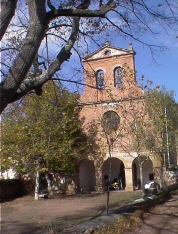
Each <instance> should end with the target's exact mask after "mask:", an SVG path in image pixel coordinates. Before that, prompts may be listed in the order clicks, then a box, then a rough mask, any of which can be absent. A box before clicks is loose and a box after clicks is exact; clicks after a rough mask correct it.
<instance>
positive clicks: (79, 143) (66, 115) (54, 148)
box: [1, 84, 87, 184]
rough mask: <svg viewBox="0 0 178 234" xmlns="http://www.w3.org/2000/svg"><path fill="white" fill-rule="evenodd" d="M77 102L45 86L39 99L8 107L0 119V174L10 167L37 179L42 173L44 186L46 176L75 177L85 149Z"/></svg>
mask: <svg viewBox="0 0 178 234" xmlns="http://www.w3.org/2000/svg"><path fill="white" fill-rule="evenodd" d="M77 99H78V95H77V94H73V93H70V92H69V91H67V90H61V89H59V88H58V87H57V86H56V85H54V86H53V85H52V84H48V85H47V86H46V87H45V89H44V92H43V95H42V96H41V97H39V98H38V97H37V96H34V95H28V96H26V97H25V98H24V99H23V101H22V102H20V103H15V104H14V105H13V106H11V108H9V109H8V112H6V113H4V114H3V118H2V132H3V134H2V165H1V167H2V170H5V169H9V168H10V167H12V168H13V169H14V170H15V171H16V172H18V173H20V174H24V173H27V174H29V175H32V177H33V176H34V175H36V178H37V179H39V173H40V172H42V171H43V172H44V173H46V179H47V181H48V182H49V180H48V173H49V172H53V173H56V172H58V173H59V172H60V173H62V174H63V175H68V174H71V173H75V172H76V165H77V163H78V161H79V160H81V158H83V157H84V154H85V152H86V148H87V138H86V136H85V134H83V133H82V130H81V124H82V123H81V121H80V120H79V118H78V117H79V116H78V115H79V108H76V105H77ZM17 104H18V105H17ZM37 184H38V183H37Z"/></svg>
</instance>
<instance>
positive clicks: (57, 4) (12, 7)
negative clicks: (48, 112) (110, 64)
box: [0, 0, 178, 112]
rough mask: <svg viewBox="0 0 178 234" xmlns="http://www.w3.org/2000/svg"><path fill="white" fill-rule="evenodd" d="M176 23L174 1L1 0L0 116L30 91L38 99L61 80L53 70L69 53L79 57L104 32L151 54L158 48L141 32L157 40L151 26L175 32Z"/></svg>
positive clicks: (101, 40) (67, 57)
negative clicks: (50, 84) (50, 83)
mask: <svg viewBox="0 0 178 234" xmlns="http://www.w3.org/2000/svg"><path fill="white" fill-rule="evenodd" d="M177 22H178V7H177V1H176V0H161V1H159V3H157V1H156V2H154V3H150V1H146V0H135V1H132V0H129V1H125V0H124V1H117V0H115V1H113V0H107V1H105V0H100V1H96V0H83V1H82V2H81V1H79V0H73V1H71V0H60V1H57V0H54V1H50V0H47V1H46V0H38V1H35V0H26V1H23V0H13V1H12V0H1V25H0V38H1V39H2V49H1V52H2V57H3V59H2V61H1V66H2V69H1V73H2V82H1V87H0V95H1V106H0V112H2V111H3V110H4V109H5V108H6V107H7V105H8V104H9V103H12V102H14V101H16V100H18V99H20V98H21V97H22V96H24V95H26V94H27V93H29V92H31V91H32V90H35V93H36V94H37V95H41V92H42V86H43V84H44V83H46V82H47V81H48V80H50V79H52V78H54V75H56V79H61V80H62V77H60V78H59V76H58V75H59V74H58V71H59V70H60V69H61V68H62V65H63V63H64V62H65V61H68V60H69V59H70V57H71V54H72V53H73V52H75V53H76V54H78V55H79V57H81V56H83V55H84V53H83V50H82V48H83V47H85V48H86V47H87V45H88V44H89V43H90V42H92V43H96V44H97V45H100V44H101V43H103V39H104V34H105V32H107V33H109V34H112V35H113V33H114V35H115V36H119V37H121V36H123V37H125V36H128V37H131V38H133V39H134V40H137V41H140V42H142V43H144V44H145V45H147V46H149V48H150V49H151V51H152V52H153V50H154V48H159V45H158V46H157V47H154V46H153V45H150V44H148V43H146V42H144V41H142V39H141V37H140V36H141V35H142V34H143V33H144V32H146V31H149V32H150V33H152V34H154V35H155V36H156V35H157V32H156V31H154V28H155V25H157V26H158V27H162V28H163V29H164V30H165V31H166V32H168V31H169V30H172V31H174V32H175V33H176V32H177V31H176V30H177ZM52 51H54V53H53V55H52V53H51V52H52ZM39 66H40V67H39ZM69 80H70V79H69ZM75 82H76V81H75Z"/></svg>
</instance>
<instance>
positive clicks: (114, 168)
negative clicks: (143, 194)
mask: <svg viewBox="0 0 178 234" xmlns="http://www.w3.org/2000/svg"><path fill="white" fill-rule="evenodd" d="M110 160H111V178H110V182H111V183H112V182H113V181H115V180H116V179H118V178H119V177H121V179H122V186H123V189H125V187H126V181H125V166H124V163H123V162H122V161H121V160H120V159H118V158H111V159H107V160H106V161H105V162H104V163H103V167H102V184H103V187H104V186H106V184H107V181H108V178H109V172H110Z"/></svg>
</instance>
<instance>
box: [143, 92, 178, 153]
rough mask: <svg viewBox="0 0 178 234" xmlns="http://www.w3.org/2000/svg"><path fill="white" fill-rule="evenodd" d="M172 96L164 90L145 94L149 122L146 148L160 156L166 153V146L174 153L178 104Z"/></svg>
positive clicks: (171, 93)
mask: <svg viewBox="0 0 178 234" xmlns="http://www.w3.org/2000/svg"><path fill="white" fill-rule="evenodd" d="M173 95H174V93H173V92H167V91H166V90H165V88H163V89H162V90H157V89H156V90H152V91H149V92H147V94H146V108H147V112H148V115H149V118H150V120H151V121H150V129H151V131H148V135H149V142H147V143H148V144H147V147H148V149H151V150H153V151H154V152H158V153H161V154H163V153H165V152H166V150H167V146H169V149H170V151H172V152H173V153H175V151H176V135H177V131H178V104H177V103H176V102H175V101H174V96H173ZM166 134H167V136H168V142H167V138H166V137H167V136H166ZM167 143H168V145H167Z"/></svg>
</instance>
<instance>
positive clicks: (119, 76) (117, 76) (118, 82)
mask: <svg viewBox="0 0 178 234" xmlns="http://www.w3.org/2000/svg"><path fill="white" fill-rule="evenodd" d="M114 86H115V87H116V88H119V87H122V86H123V72H122V67H116V68H115V70H114Z"/></svg>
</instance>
